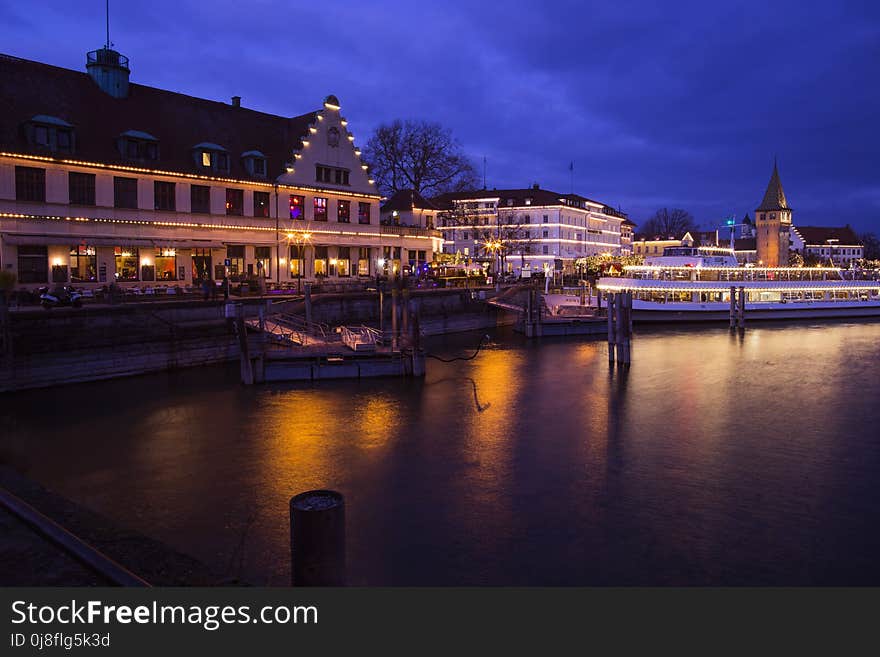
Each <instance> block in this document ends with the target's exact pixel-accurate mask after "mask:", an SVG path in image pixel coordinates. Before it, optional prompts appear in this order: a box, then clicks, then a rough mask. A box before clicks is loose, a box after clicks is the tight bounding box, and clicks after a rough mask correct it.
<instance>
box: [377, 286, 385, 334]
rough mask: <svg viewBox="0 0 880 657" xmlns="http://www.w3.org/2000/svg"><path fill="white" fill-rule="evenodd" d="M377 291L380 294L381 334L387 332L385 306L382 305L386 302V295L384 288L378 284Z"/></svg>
mask: <svg viewBox="0 0 880 657" xmlns="http://www.w3.org/2000/svg"><path fill="white" fill-rule="evenodd" d="M376 289H377V290H378V292H379V332H380V333H384V332H385V309H384V307H383V306H384V304H383V303H382V302H383V301H384V300H385V294H384V292H383V291H382V287H381V286H380V285H379V284H378V283H376Z"/></svg>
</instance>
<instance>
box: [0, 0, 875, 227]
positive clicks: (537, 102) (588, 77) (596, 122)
mask: <svg viewBox="0 0 880 657" xmlns="http://www.w3.org/2000/svg"><path fill="white" fill-rule="evenodd" d="M103 39H104V0H76V1H75V2H71V1H70V0H60V1H59V0H30V1H29V2H24V1H23V0H22V1H12V0H4V1H3V2H2V3H0V52H5V53H8V54H12V55H16V56H19V57H25V58H29V59H36V60H39V61H43V62H47V63H51V64H55V65H58V66H64V67H68V68H75V69H83V68H84V64H85V52H86V51H87V50H90V49H94V48H97V47H100V46H101V45H102V44H103ZM111 39H112V41H113V42H114V43H115V44H116V47H117V48H118V49H119V50H120V51H121V52H123V53H124V54H126V55H128V56H129V57H130V58H131V66H132V80H133V81H135V82H138V83H141V84H147V85H152V86H157V87H162V88H167V89H172V90H176V91H181V92H184V93H188V94H192V95H196V96H201V97H205V98H212V99H217V100H228V98H229V97H230V96H233V95H240V96H242V97H243V101H242V103H243V104H244V105H246V106H248V107H251V108H254V109H259V110H263V111H267V112H272V113H277V114H283V115H295V114H301V113H303V112H305V111H308V110H311V109H315V108H317V107H318V106H319V104H320V101H321V100H322V99H323V98H324V96H326V95H327V94H329V93H334V94H336V95H337V96H338V97H339V98H340V100H341V101H342V105H343V113H344V114H345V115H346V117H347V118H348V119H349V121H350V127H351V128H352V129H353V131H354V133H355V135H356V137H357V143H359V144H363V143H364V142H365V140H366V138H367V136H368V135H369V133H370V132H371V131H372V129H373V128H374V127H375V126H376V125H378V124H380V123H382V122H385V121H389V120H391V119H393V118H397V117H399V118H413V119H428V120H433V121H439V122H440V123H442V124H444V125H445V126H448V127H449V128H451V129H452V130H453V132H454V134H455V135H456V136H457V138H458V139H459V140H460V141H461V143H462V144H463V146H464V147H465V149H466V150H467V152H468V153H469V154H471V155H472V157H473V158H474V161H475V162H476V163H479V164H480V165H481V163H482V158H483V157H486V159H487V164H488V166H487V169H488V186H489V187H490V188H491V187H499V188H500V187H520V186H525V185H528V184H530V183H532V182H539V183H540V184H541V186H543V187H547V188H550V189H556V190H558V191H561V192H567V191H569V188H570V185H571V183H570V178H569V175H570V174H569V170H568V166H569V163H570V162H572V161H573V162H574V188H575V191H576V192H579V193H581V194H584V195H586V196H589V197H591V198H595V199H598V200H601V201H604V202H607V203H609V204H612V205H615V206H618V205H619V206H621V207H622V208H623V209H624V210H625V211H627V212H629V213H630V214H631V216H632V217H633V219H635V220H636V221H639V220H641V219H644V218H646V217H647V216H648V215H649V214H651V213H652V212H653V211H654V210H656V209H657V208H658V207H662V206H674V207H682V208H685V209H687V210H689V211H690V212H692V213H693V214H694V216H695V217H696V219H697V221H698V222H699V223H701V224H703V225H704V226H707V227H708V226H712V225H715V224H717V223H719V222H720V221H721V218H722V217H724V216H726V215H728V214H731V213H736V214H737V215H739V216H741V215H742V214H744V213H745V212H747V211H748V212H751V211H752V210H753V208H755V207H756V206H757V204H758V203H759V201H760V199H761V196H762V195H763V191H764V187H765V186H766V183H767V180H768V178H769V176H770V172H771V168H772V162H773V157H774V155H777V156H778V158H779V168H780V173H781V177H782V182H783V185H784V186H785V190H786V193H787V195H788V197H789V202H790V204H791V205H792V207H794V209H795V215H794V216H795V223H796V224H801V225H807V224H819V225H822V224H824V225H834V224H843V223H847V222H848V223H851V224H852V225H853V226H855V227H856V228H857V229H860V230H874V231H877V232H880V3H878V2H845V1H835V2H825V1H820V2H816V1H810V2H805V1H804V0H800V1H798V2H773V1H772V0H765V1H763V2H760V1H756V2H752V1H738V0H726V1H725V2H706V1H701V2H656V0H655V1H641V0H615V1H614V2H607V1H603V2H571V1H568V0H564V1H549V2H548V1H545V2H538V1H517V0H508V1H506V2H497V3H495V2H480V3H477V2H467V1H460V2H459V1H452V2H443V3H440V2H436V3H431V2H412V1H411V0H410V1H408V2H398V1H397V0H384V1H383V0H376V1H374V2H362V1H360V2H347V3H346V2H333V1H330V0H328V1H322V2H308V3H301V2H291V1H288V2H277V1H272V0H256V1H254V0H250V1H249V0H237V1H230V0H212V1H211V2H207V1H203V2H198V1H195V0H173V1H170V0H151V1H150V2H140V1H137V0H129V1H128V2H126V3H124V4H123V3H122V2H118V1H111Z"/></svg>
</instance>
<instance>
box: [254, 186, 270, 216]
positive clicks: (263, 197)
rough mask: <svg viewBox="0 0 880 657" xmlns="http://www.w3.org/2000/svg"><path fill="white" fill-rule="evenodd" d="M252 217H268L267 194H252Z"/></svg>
mask: <svg viewBox="0 0 880 657" xmlns="http://www.w3.org/2000/svg"><path fill="white" fill-rule="evenodd" d="M254 216H255V217H268V216H269V192H254Z"/></svg>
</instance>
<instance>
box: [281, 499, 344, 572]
mask: <svg viewBox="0 0 880 657" xmlns="http://www.w3.org/2000/svg"><path fill="white" fill-rule="evenodd" d="M290 583H291V585H292V586H345V499H344V498H343V496H342V495H341V494H340V493H337V492H336V491H332V490H312V491H307V492H305V493H300V494H299V495H296V496H295V497H293V498H291V500H290Z"/></svg>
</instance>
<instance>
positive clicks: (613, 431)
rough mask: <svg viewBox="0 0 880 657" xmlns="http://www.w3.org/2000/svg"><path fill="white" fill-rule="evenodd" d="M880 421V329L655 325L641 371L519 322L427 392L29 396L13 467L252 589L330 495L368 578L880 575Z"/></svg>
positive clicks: (712, 580)
mask: <svg viewBox="0 0 880 657" xmlns="http://www.w3.org/2000/svg"><path fill="white" fill-rule="evenodd" d="M479 339H480V336H479V335H473V334H469V335H461V336H454V337H448V338H444V339H437V340H435V341H434V342H431V343H430V345H429V348H430V351H431V353H434V354H437V355H442V356H444V357H447V358H448V357H450V356H453V355H459V354H460V355H470V354H472V353H473V350H474V347H475V345H476V344H477V342H478V341H479ZM878 427H880V322H868V321H866V322H826V323H815V324H798V325H794V324H778V325H773V324H770V325H752V326H749V327H748V328H747V330H746V331H745V332H744V333H743V334H739V333H730V332H729V331H728V330H727V329H726V328H721V327H718V326H713V327H697V328H685V327H661V328H652V329H639V327H637V330H636V335H635V337H634V341H633V348H632V365H631V366H630V367H629V368H628V370H620V369H615V368H609V364H608V357H607V345H606V344H605V343H604V342H602V341H597V340H591V339H590V338H589V337H580V338H563V339H543V340H541V341H533V342H529V341H526V340H525V339H524V338H522V337H521V336H519V335H516V334H514V333H512V332H508V331H503V332H499V333H497V334H494V335H493V336H492V342H491V343H490V344H489V345H488V346H487V347H486V348H484V349H483V350H482V351H481V352H480V353H479V354H478V355H477V356H476V357H475V358H473V359H472V360H466V361H457V362H454V363H443V362H440V361H438V360H429V361H428V374H427V376H426V377H425V379H424V380H413V379H397V378H394V379H368V380H363V381H330V382H324V383H321V384H317V385H310V384H287V385H265V386H252V387H244V386H241V385H240V384H239V383H238V365H237V364H232V365H230V366H229V367H226V366H219V367H218V366H211V367H205V368H198V369H190V370H183V371H177V372H171V373H167V374H161V375H149V376H141V377H134V378H128V379H121V380H116V381H110V382H102V383H91V384H83V385H77V386H70V387H64V388H57V389H50V390H41V391H29V392H24V393H18V394H7V395H5V396H4V398H3V399H2V400H0V436H2V445H0V459H2V460H3V461H5V462H8V463H10V464H11V465H12V466H13V467H15V468H17V469H19V470H20V471H22V472H24V473H25V474H27V475H28V476H29V477H32V478H33V479H35V480H37V481H39V482H41V483H42V484H44V485H45V486H47V487H49V488H51V489H53V490H55V491H57V492H59V493H61V494H63V495H65V496H67V497H69V498H71V499H72V500H74V501H76V502H78V503H80V504H82V505H84V506H87V507H90V508H92V509H94V510H96V511H98V512H100V513H102V514H104V515H105V516H107V517H109V518H111V519H113V520H114V521H116V522H117V523H119V524H121V525H124V526H127V527H130V528H132V529H135V530H137V531H139V532H141V533H143V534H147V535H149V536H151V537H154V538H157V539H160V540H162V541H164V542H165V543H167V544H168V545H170V546H172V547H173V548H176V549H178V550H180V551H183V552H186V553H189V554H191V555H193V556H195V557H197V558H198V559H200V560H202V561H204V562H206V563H207V564H209V565H211V566H212V567H213V568H214V569H215V570H216V571H217V572H219V573H222V575H223V577H224V578H227V579H229V580H241V581H246V582H249V583H253V584H265V585H286V584H287V582H288V581H289V566H290V564H289V545H288V542H289V534H288V531H289V530H288V515H287V514H288V501H289V499H290V498H291V496H293V495H295V494H297V493H299V492H302V491H305V490H308V489H313V488H331V489H335V490H338V491H340V492H341V493H343V494H344V495H345V498H346V513H347V534H348V570H349V582H350V583H351V584H354V585H362V584H370V585H419V584H424V585H456V584H473V585H484V584H489V585H575V584H578V585H581V584H585V585H655V584H659V585H665V584H680V585H716V584H722V585H723V584H731V585H738V584H769V585H802V584H820V585H826V584H838V585H852V584H873V585H878V584H880V560H878V559H877V555H878V554H880V475H878V473H880V428H878Z"/></svg>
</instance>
